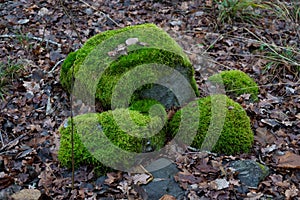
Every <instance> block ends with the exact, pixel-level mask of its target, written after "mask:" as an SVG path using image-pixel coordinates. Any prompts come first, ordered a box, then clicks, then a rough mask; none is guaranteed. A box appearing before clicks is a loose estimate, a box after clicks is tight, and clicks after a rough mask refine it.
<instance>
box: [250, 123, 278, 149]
mask: <svg viewBox="0 0 300 200" xmlns="http://www.w3.org/2000/svg"><path fill="white" fill-rule="evenodd" d="M255 140H257V141H258V142H259V143H260V144H262V146H265V145H266V144H272V143H273V142H274V141H275V140H276V137H275V136H274V135H273V134H272V133H271V132H270V131H269V130H268V129H266V128H261V127H258V128H257V129H256V135H255Z"/></svg>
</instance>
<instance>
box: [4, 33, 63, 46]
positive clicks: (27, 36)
mask: <svg viewBox="0 0 300 200" xmlns="http://www.w3.org/2000/svg"><path fill="white" fill-rule="evenodd" d="M0 38H28V39H32V40H37V41H40V42H43V41H45V42H47V43H50V44H54V45H57V47H58V48H61V46H62V45H61V44H59V43H57V42H54V41H52V40H48V39H43V38H39V37H35V36H29V35H26V36H24V35H7V34H5V35H0Z"/></svg>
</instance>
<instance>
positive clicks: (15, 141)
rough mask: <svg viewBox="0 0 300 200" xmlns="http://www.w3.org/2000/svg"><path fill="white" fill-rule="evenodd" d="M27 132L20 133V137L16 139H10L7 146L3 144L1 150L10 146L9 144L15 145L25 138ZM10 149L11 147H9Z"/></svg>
mask: <svg viewBox="0 0 300 200" xmlns="http://www.w3.org/2000/svg"><path fill="white" fill-rule="evenodd" d="M25 135H26V134H22V135H20V136H19V137H17V138H16V139H14V140H13V141H10V142H9V143H7V144H6V145H5V146H3V147H2V148H1V149H0V152H2V151H3V150H5V149H6V148H8V147H9V146H11V145H12V146H11V147H13V146H15V145H17V144H18V142H19V141H20V140H21V139H22V138H23V137H25ZM8 149H10V148H8Z"/></svg>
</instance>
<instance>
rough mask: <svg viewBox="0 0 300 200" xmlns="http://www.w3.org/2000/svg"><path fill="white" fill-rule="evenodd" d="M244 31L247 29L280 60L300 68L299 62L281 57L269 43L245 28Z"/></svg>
mask: <svg viewBox="0 0 300 200" xmlns="http://www.w3.org/2000/svg"><path fill="white" fill-rule="evenodd" d="M244 29H245V30H246V31H247V32H249V33H250V34H251V35H253V36H254V37H255V38H256V39H258V40H259V41H260V42H262V43H263V44H264V45H266V46H267V47H268V48H269V49H270V50H271V51H272V52H273V53H274V54H276V55H277V56H279V57H280V58H282V59H284V60H286V61H288V62H290V63H292V64H293V65H296V66H300V64H299V63H297V62H295V61H293V60H291V59H289V58H287V57H285V56H283V55H281V54H280V53H278V52H277V51H276V50H275V49H273V48H272V47H271V45H269V44H268V43H266V42H264V41H262V40H261V39H260V38H259V37H258V36H257V35H255V34H254V33H253V32H251V31H250V30H249V29H247V28H244Z"/></svg>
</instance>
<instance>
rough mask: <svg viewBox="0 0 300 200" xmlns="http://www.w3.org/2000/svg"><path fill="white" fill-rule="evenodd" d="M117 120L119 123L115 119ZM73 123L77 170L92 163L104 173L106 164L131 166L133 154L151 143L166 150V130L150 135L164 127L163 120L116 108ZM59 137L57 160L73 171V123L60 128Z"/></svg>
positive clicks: (79, 116) (77, 119) (80, 117)
mask: <svg viewBox="0 0 300 200" xmlns="http://www.w3.org/2000/svg"><path fill="white" fill-rule="evenodd" d="M126 113H127V114H128V113H129V117H130V118H131V120H132V121H133V122H134V123H135V125H136V126H132V125H131V124H130V123H128V120H127V118H128V115H126ZM115 117H118V118H119V119H120V120H119V121H117V120H115V119H116V118H115ZM73 120H74V122H73V124H74V149H75V151H74V158H75V166H76V167H78V166H79V165H81V164H93V165H97V166H101V167H103V168H102V169H103V170H102V173H103V172H105V170H107V167H105V166H104V164H105V165H108V166H110V167H112V166H117V165H118V164H122V165H126V162H127V163H128V164H129V165H130V164H132V162H133V160H132V159H134V158H133V157H131V156H132V155H131V152H136V153H141V152H143V151H144V148H145V143H146V142H147V141H150V142H151V145H152V147H154V148H155V150H157V149H160V148H161V147H163V145H164V143H165V133H164V131H163V130H162V131H160V132H158V133H157V134H155V135H150V134H151V133H152V132H151V131H153V130H155V129H157V127H159V126H160V127H161V126H163V125H162V121H161V119H158V118H155V117H154V118H150V117H149V116H145V115H142V114H140V113H139V112H138V111H132V110H128V109H117V110H114V111H107V112H103V113H100V114H95V113H89V114H84V115H78V116H76V117H74V118H73ZM124 129H125V130H124ZM159 130H160V129H159ZM142 134H143V135H142ZM60 135H61V138H60V149H59V152H58V159H59V161H60V162H61V164H62V165H63V166H66V167H68V168H71V163H72V159H71V155H72V154H71V124H68V125H67V126H66V127H62V128H60ZM122 150H124V152H125V153H124V152H122ZM115 155H117V156H115ZM100 161H101V162H100ZM103 161H104V162H103ZM101 163H103V164H101Z"/></svg>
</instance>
